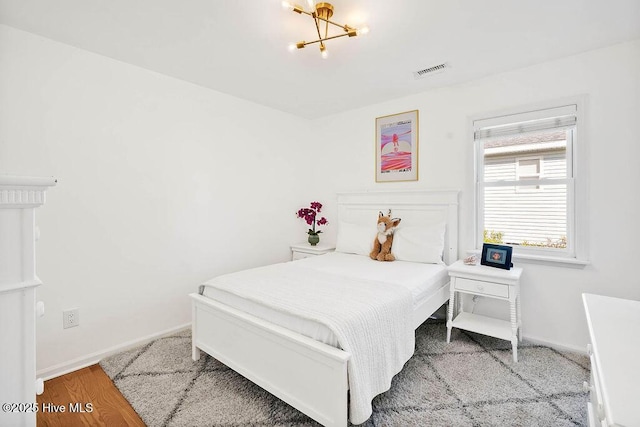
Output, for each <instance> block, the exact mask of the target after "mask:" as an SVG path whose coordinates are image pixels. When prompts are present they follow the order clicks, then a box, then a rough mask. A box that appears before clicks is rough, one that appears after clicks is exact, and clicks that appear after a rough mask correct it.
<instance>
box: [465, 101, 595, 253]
mask: <svg viewBox="0 0 640 427" xmlns="http://www.w3.org/2000/svg"><path fill="white" fill-rule="evenodd" d="M577 123H578V103H577V102H576V103H575V104H573V103H571V104H568V105H567V104H564V105H558V106H551V107H548V108H546V107H545V108H539V109H531V110H529V111H526V110H524V111H510V112H507V113H505V114H501V115H495V116H491V117H481V118H478V119H476V120H474V121H473V129H474V143H475V150H476V159H477V164H476V207H477V219H476V226H477V227H476V228H477V242H478V244H477V247H478V249H479V248H480V247H481V246H482V243H483V242H488V243H499V244H500V243H502V244H508V245H512V246H514V248H515V251H516V252H515V253H516V254H520V255H527V254H529V255H543V256H549V257H563V258H578V255H579V254H578V252H581V251H582V249H580V250H578V239H577V233H576V227H577V224H578V223H579V221H577V220H576V214H577V212H576V206H577V205H576V191H575V190H576V178H577V177H576V174H575V173H574V172H575V170H576V168H575V161H576V152H577V150H576V145H577V143H578V132H577V127H578V125H577ZM580 244H581V245H582V244H583V242H580ZM581 247H582V246H581Z"/></svg>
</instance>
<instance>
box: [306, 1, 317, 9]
mask: <svg viewBox="0 0 640 427" xmlns="http://www.w3.org/2000/svg"><path fill="white" fill-rule="evenodd" d="M307 4H308V5H309V8H310V9H311V10H313V9H315V7H316V5H315V1H314V0H307Z"/></svg>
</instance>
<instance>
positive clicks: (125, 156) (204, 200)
mask: <svg viewBox="0 0 640 427" xmlns="http://www.w3.org/2000/svg"><path fill="white" fill-rule="evenodd" d="M638 75H640V41H636V42H633V43H626V44H621V45H617V46H613V47H610V48H606V49H601V50H597V51H593V52H588V53H585V54H581V55H578V56H574V57H570V58H565V59H562V60H558V61H554V62H550V63H545V64H541V65H537V66H532V67H528V68H525V69H520V70H515V71H512V72H508V73H503V74H500V75H496V76H492V77H489V78H485V79H482V80H478V81H475V82H471V83H468V84H464V85H458V86H453V87H449V88H443V89H439V90H433V91H429V92H424V93H420V94H416V95H414V96H411V97H406V98H402V99H396V100H393V101H389V102H386V103H383V104H377V105H372V106H369V107H366V108H363V109H359V110H354V111H349V112H346V113H343V114H338V115H334V116H330V117H327V118H323V119H318V120H316V121H315V122H312V123H308V122H307V121H306V120H302V119H299V118H297V117H293V116H289V115H286V114H283V113H280V112H277V111H275V110H272V109H269V108H265V107H262V106H259V105H256V104H252V103H249V102H246V101H243V100H240V99H238V98H234V97H230V96H227V95H224V94H221V93H217V92H214V91H210V90H206V89H203V88H201V87H198V86H195V85H191V84H189V83H185V82H182V81H179V80H176V79H172V78H169V77H166V76H163V75H160V74H157V73H153V72H150V71H147V70H144V69H140V68H137V67H133V66H130V65H128V64H124V63H121V62H117V61H114V60H111V59H108V58H105V57H101V56H99V55H94V54H91V53H88V52H86V51H82V50H79V49H75V48H72V47H69V46H66V45H62V44H59V43H56V42H53V41H51V40H48V39H44V38H41V37H37V36H34V35H31V34H28V33H25V32H22V31H18V30H15V29H12V28H9V27H6V26H1V25H0V173H12V174H23V175H53V176H56V177H57V178H58V179H59V183H58V186H57V187H55V188H54V189H52V190H50V192H49V195H48V201H47V203H46V204H45V206H44V207H42V208H41V209H39V211H38V213H37V222H38V224H39V225H40V227H41V229H42V239H41V240H40V242H39V243H38V253H37V255H38V273H39V276H40V277H41V278H42V280H43V281H44V283H45V285H44V286H42V287H41V288H40V289H39V290H38V295H39V299H41V300H44V301H45V303H46V306H47V315H46V316H45V317H44V318H43V319H40V320H39V321H38V350H39V351H38V369H39V370H41V371H42V370H45V371H48V372H53V371H55V370H56V369H58V370H59V368H61V367H64V366H66V365H65V364H67V363H69V362H70V361H73V360H74V359H77V360H80V359H83V358H85V357H87V355H91V354H92V353H96V354H99V353H100V352H103V351H105V350H106V349H109V348H112V347H114V346H118V345H121V344H122V343H125V342H127V341H130V340H136V339H140V338H141V337H144V336H148V335H151V334H154V333H158V332H160V331H164V330H168V329H171V328H174V327H176V326H179V325H182V324H185V323H187V322H189V321H190V310H189V301H188V298H187V297H186V295H187V294H188V293H189V292H192V291H194V290H195V289H196V288H197V285H198V284H199V283H200V282H202V281H203V280H205V279H207V278H209V277H212V276H214V275H216V274H220V273H224V272H227V271H232V270H237V269H240V268H244V267H249V266H254V265H261V264H267V263H271V262H276V261H281V260H284V259H287V257H288V256H289V251H288V244H289V243H290V242H291V241H292V240H296V239H299V238H300V237H304V230H305V226H304V224H303V223H302V222H301V221H300V220H295V219H293V220H292V218H293V212H295V211H296V210H297V209H298V208H299V207H302V206H303V205H306V203H307V202H309V201H311V200H312V199H313V200H320V201H321V202H324V203H325V206H326V208H327V212H326V216H327V217H328V218H329V221H330V222H332V223H331V224H330V225H329V227H327V228H326V231H327V234H325V235H324V237H323V239H327V240H332V239H334V238H335V235H334V234H335V224H336V221H335V220H336V206H335V193H336V192H339V191H346V190H362V189H391V188H458V189H461V190H462V195H461V206H460V214H461V224H460V247H461V251H464V249H467V248H468V249H471V248H472V246H473V161H472V158H473V147H472V143H471V140H470V135H469V128H468V126H469V122H468V120H469V119H468V118H469V117H470V116H473V115H476V114H480V113H484V112H490V111H494V110H499V109H503V108H508V107H517V106H520V105H526V104H530V103H535V102H541V101H548V100H553V99H557V98H563V97H566V96H573V95H578V94H587V95H588V102H589V105H588V107H589V111H588V115H587V121H588V123H587V131H588V132H587V135H583V136H582V137H581V139H580V143H581V144H583V146H582V148H585V147H586V148H587V151H588V155H589V158H588V165H589V167H588V171H587V178H588V179H589V197H588V198H589V200H588V204H589V209H588V212H587V216H588V219H589V221H590V225H591V226H590V229H589V239H590V241H591V242H592V244H591V247H590V259H591V261H592V263H591V265H589V266H588V267H586V268H584V269H567V268H561V267H555V266H544V265H534V264H523V266H524V267H525V269H526V273H525V276H524V278H523V290H522V294H523V320H524V333H525V335H526V336H529V337H532V338H536V339H539V340H544V341H546V342H549V343H556V344H560V345H564V346H569V347H572V346H573V347H575V348H581V347H583V346H584V344H585V343H586V341H587V332H586V325H585V323H584V314H583V311H582V307H581V302H580V293H581V292H595V293H601V294H605V295H613V296H620V297H627V298H635V299H640V279H638V278H637V276H636V275H635V274H633V273H634V269H633V265H634V261H635V256H636V251H635V246H636V242H637V240H638V238H640V226H639V225H638V221H637V219H636V216H637V215H636V212H637V211H638V208H639V207H640V206H639V205H640V201H639V200H638V197H637V196H636V194H637V188H636V187H637V185H638V183H640V172H639V171H640V168H638V167H637V164H638V158H640V156H639V155H640V148H639V145H640V144H638V138H637V134H638V125H637V119H638V117H640V106H639V102H640V101H639V99H640V87H639V85H640V82H639V79H638V77H637V76H638ZM411 109H419V110H420V180H419V181H418V182H412V183H395V184H394V183H390V184H376V183H375V182H374V181H375V175H374V120H375V118H376V117H378V116H383V115H387V114H393V113H397V112H401V111H406V110H411ZM310 125H312V126H313V132H311V128H310V127H309V126H310ZM316 132H320V133H319V134H316ZM319 147H321V148H319ZM310 154H312V155H313V157H314V158H315V159H318V160H317V163H316V166H315V167H313V164H312V163H310V162H309V160H308V159H309V158H310ZM309 168H311V169H309ZM461 255H464V253H463V252H461ZM72 307H78V308H79V309H80V322H81V326H80V327H78V328H73V329H67V330H63V329H62V321H61V317H62V316H61V312H62V310H63V309H67V308H72ZM482 308H483V307H479V309H482ZM496 308H497V307H492V306H490V305H487V306H485V307H484V309H485V310H489V311H492V310H495V309H496ZM495 313H497V312H495Z"/></svg>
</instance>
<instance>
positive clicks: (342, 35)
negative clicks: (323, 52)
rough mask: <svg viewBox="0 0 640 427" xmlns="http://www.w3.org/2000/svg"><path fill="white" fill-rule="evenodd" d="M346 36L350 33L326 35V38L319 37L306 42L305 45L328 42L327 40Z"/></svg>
mask: <svg viewBox="0 0 640 427" xmlns="http://www.w3.org/2000/svg"><path fill="white" fill-rule="evenodd" d="M344 36H348V34H347V33H345V34H338V35H337V36H331V37H325V38H321V39H318V40H314V41H312V42H304V45H305V46H306V45H308V44H314V43H322V42H326V41H327V40H331V39H337V38H340V37H344Z"/></svg>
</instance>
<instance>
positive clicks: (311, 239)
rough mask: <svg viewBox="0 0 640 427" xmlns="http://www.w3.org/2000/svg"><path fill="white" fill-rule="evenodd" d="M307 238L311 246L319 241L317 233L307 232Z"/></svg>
mask: <svg viewBox="0 0 640 427" xmlns="http://www.w3.org/2000/svg"><path fill="white" fill-rule="evenodd" d="M307 240H308V241H309V244H310V245H311V246H315V245H317V244H318V242H319V241H320V236H318V235H317V234H309V238H308V239H307Z"/></svg>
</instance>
